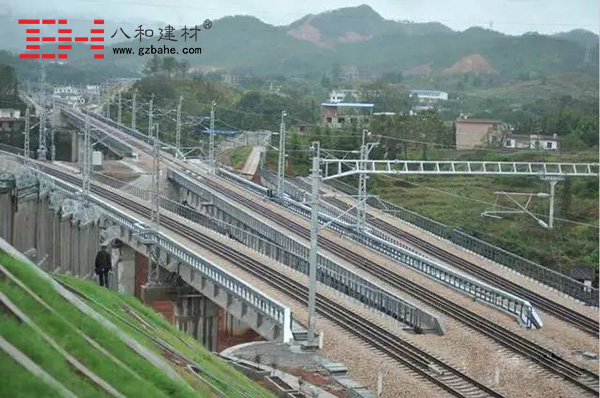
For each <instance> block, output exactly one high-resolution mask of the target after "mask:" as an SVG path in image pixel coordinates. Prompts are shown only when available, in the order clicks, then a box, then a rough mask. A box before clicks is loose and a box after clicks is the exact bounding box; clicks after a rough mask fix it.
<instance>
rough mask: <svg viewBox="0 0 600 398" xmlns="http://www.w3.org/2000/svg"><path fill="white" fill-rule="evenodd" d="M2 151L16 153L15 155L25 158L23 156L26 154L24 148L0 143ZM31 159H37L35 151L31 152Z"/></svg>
mask: <svg viewBox="0 0 600 398" xmlns="http://www.w3.org/2000/svg"><path fill="white" fill-rule="evenodd" d="M0 151H5V152H10V153H14V154H15V155H19V156H23V154H24V153H25V149H23V148H18V147H15V146H12V145H7V144H3V143H0ZM29 157H30V158H31V159H33V158H35V151H29Z"/></svg>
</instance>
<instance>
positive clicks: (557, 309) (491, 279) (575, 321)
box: [294, 179, 600, 337]
mask: <svg viewBox="0 0 600 398" xmlns="http://www.w3.org/2000/svg"><path fill="white" fill-rule="evenodd" d="M294 183H296V184H297V185H300V186H301V188H302V189H304V190H308V191H309V192H310V189H311V188H310V186H308V184H307V183H305V182H304V181H301V180H299V179H294ZM324 200H325V201H326V202H328V203H329V204H331V205H333V206H335V207H337V208H339V209H340V210H341V211H342V212H344V211H347V210H348V209H349V208H350V206H349V205H348V204H346V203H345V202H343V201H341V200H339V199H337V198H325V199H324ZM369 223H370V224H371V225H372V226H374V227H376V228H378V229H380V230H381V231H384V232H386V233H388V234H389V235H390V236H392V237H394V238H397V239H400V240H403V241H405V242H406V243H410V244H412V245H413V246H414V247H415V248H418V249H420V250H422V251H423V252H424V253H426V254H428V255H430V256H432V257H434V258H437V259H439V260H442V261H444V262H445V263H446V264H448V265H451V266H452V267H454V268H456V269H459V270H461V271H464V272H466V273H468V274H471V275H473V276H476V277H477V278H479V279H480V280H482V281H484V282H486V283H488V284H490V285H492V286H495V287H497V288H500V289H503V290H505V291H507V292H510V293H512V294H514V295H516V296H519V297H522V298H524V299H527V300H528V301H529V302H530V303H531V304H532V305H533V306H534V307H536V308H538V309H540V310H542V311H544V312H546V313H547V314H550V315H552V316H554V317H556V318H558V319H560V320H562V321H564V322H567V323H569V324H570V325H572V326H575V327H576V328H578V329H580V330H582V331H584V332H586V333H589V334H591V335H593V336H595V337H598V336H599V335H600V334H599V333H600V329H599V326H598V322H597V321H596V320H594V319H592V318H589V317H587V316H585V315H582V314H580V313H579V312H576V311H573V310H571V309H569V308H567V307H565V306H563V305H561V304H559V303H557V302H555V301H552V300H551V299H548V298H546V297H544V296H542V295H540V294H538V293H535V292H533V291H531V290H529V289H527V288H525V287H523V286H520V285H518V284H517V283H515V282H512V281H509V280H508V279H505V278H503V277H501V276H500V275H498V274H495V273H493V272H491V271H488V270H487V269H485V268H482V267H479V266H478V265H477V264H474V263H472V262H470V261H468V260H465V259H463V258H460V257H458V256H456V255H454V254H452V253H450V252H448V251H446V250H444V249H442V248H440V247H438V246H436V245H434V244H432V243H430V242H427V241H426V240H424V239H421V238H419V237H418V236H415V235H413V234H411V233H409V232H406V231H404V230H402V229H400V228H398V227H396V226H395V225H392V224H390V223H388V222H386V221H384V220H382V219H380V218H377V217H371V218H370V219H369Z"/></svg>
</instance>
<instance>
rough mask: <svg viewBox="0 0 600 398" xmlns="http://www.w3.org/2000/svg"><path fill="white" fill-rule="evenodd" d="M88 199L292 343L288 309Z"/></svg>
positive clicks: (125, 216)
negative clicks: (278, 329) (271, 323)
mask: <svg viewBox="0 0 600 398" xmlns="http://www.w3.org/2000/svg"><path fill="white" fill-rule="evenodd" d="M36 173H38V174H40V175H43V176H44V177H46V178H49V179H51V180H52V181H54V183H55V185H56V186H57V187H59V188H60V189H62V190H63V191H66V192H68V193H70V194H75V195H78V194H81V190H80V189H79V188H76V187H74V186H73V185H71V184H68V183H65V182H64V181H61V180H60V179H58V178H55V177H53V176H51V175H48V174H46V173H43V172H40V171H36ZM89 199H90V203H92V204H94V205H95V206H97V207H98V208H100V209H101V210H102V212H103V214H104V215H105V216H106V217H107V218H108V219H110V220H111V221H112V222H114V223H115V224H117V225H120V226H122V227H124V228H125V229H127V230H128V231H130V232H131V233H132V236H137V237H138V238H140V239H142V240H143V241H144V242H154V243H155V244H158V245H159V247H160V248H161V250H163V251H165V252H167V253H168V254H169V255H170V256H171V257H172V258H176V259H178V260H179V261H181V262H182V263H185V264H187V265H188V266H190V267H192V268H193V269H195V270H196V271H198V272H200V274H202V275H203V276H204V277H205V278H207V279H208V280H210V281H211V282H213V283H214V284H216V285H218V286H220V287H222V288H223V289H224V290H225V291H227V292H229V293H230V294H232V295H233V296H235V297H238V298H239V299H241V300H242V301H244V302H245V303H247V304H248V305H249V306H251V307H252V308H254V309H255V310H256V311H258V312H259V313H261V314H263V315H264V316H265V317H267V318H269V319H272V320H274V321H275V322H276V323H278V324H279V325H281V328H282V331H283V341H290V340H291V339H292V334H291V333H292V331H291V311H290V309H289V307H287V306H284V305H283V304H280V303H279V302H277V301H276V300H274V299H272V298H271V297H269V296H267V295H265V294H264V293H262V292H260V291H259V290H257V289H255V288H253V287H252V286H250V285H248V284H247V283H245V282H244V281H242V280H240V279H238V278H237V277H236V276H234V275H232V274H230V273H229V272H227V271H225V270H223V269H222V268H220V267H218V266H217V265H215V264H212V263H211V262H210V261H208V260H207V259H205V258H204V257H202V256H200V255H198V254H196V253H194V252H193V251H192V250H191V249H189V248H187V247H185V246H184V245H182V244H180V243H178V242H176V241H174V240H173V239H171V238H170V237H168V236H166V235H164V234H163V233H161V232H158V233H157V232H156V231H151V230H149V228H148V227H147V226H146V225H145V224H143V223H142V222H141V221H139V220H138V219H136V218H135V217H132V216H130V215H128V214H126V213H124V212H122V211H120V210H119V209H117V208H115V207H114V206H111V205H110V204H108V203H106V202H104V201H102V200H101V199H99V198H97V197H95V196H91V197H90V198H89Z"/></svg>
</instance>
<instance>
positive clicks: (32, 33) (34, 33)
mask: <svg viewBox="0 0 600 398" xmlns="http://www.w3.org/2000/svg"><path fill="white" fill-rule="evenodd" d="M19 25H27V26H28V28H27V30H26V33H27V38H26V41H27V45H26V46H25V48H26V49H27V50H40V43H56V42H58V51H59V52H58V54H52V53H45V54H44V53H42V54H40V53H29V54H19V58H29V59H40V58H42V59H56V58H58V59H67V58H68V50H71V49H72V45H71V43H72V42H91V43H95V44H92V45H90V50H91V51H92V54H93V56H94V58H96V59H103V58H104V53H100V52H98V50H104V29H99V28H100V27H102V28H104V26H97V25H104V20H103V19H94V28H92V29H90V36H74V35H73V32H72V30H71V29H67V26H66V25H67V20H66V19H58V20H57V19H42V20H40V19H19ZM39 25H61V26H59V27H58V28H57V36H41V33H40V28H35V26H39ZM29 26H33V28H31V29H30V28H29ZM30 43H31V44H30Z"/></svg>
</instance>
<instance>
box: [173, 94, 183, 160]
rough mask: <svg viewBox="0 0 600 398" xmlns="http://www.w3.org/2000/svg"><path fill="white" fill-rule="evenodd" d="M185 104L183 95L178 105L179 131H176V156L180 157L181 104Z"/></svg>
mask: <svg viewBox="0 0 600 398" xmlns="http://www.w3.org/2000/svg"><path fill="white" fill-rule="evenodd" d="M182 102H183V95H180V96H179V105H177V129H176V130H175V147H176V148H177V151H178V152H177V153H176V156H177V157H179V151H181V103H182Z"/></svg>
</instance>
